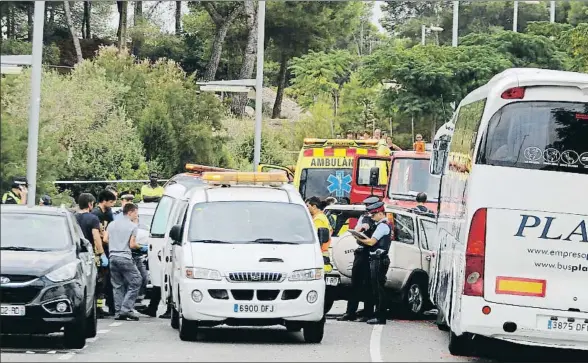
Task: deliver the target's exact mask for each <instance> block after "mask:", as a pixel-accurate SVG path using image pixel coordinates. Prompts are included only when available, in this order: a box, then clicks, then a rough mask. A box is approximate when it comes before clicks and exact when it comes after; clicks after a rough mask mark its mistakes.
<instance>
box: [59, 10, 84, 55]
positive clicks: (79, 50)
mask: <svg viewBox="0 0 588 363" xmlns="http://www.w3.org/2000/svg"><path fill="white" fill-rule="evenodd" d="M69 7H70V4H69V1H64V2H63V8H64V10H65V20H66V21H67V27H68V28H69V31H70V33H71V37H72V38H73V43H74V48H75V50H76V56H77V59H78V63H81V62H82V61H83V60H84V58H83V57H82V47H80V39H79V38H78V35H77V34H76V29H75V28H74V25H73V21H72V20H71V10H70V8H69Z"/></svg>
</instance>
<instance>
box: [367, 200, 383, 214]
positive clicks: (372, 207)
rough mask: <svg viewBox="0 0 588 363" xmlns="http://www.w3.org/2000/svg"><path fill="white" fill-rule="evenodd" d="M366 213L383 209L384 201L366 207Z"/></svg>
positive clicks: (373, 212)
mask: <svg viewBox="0 0 588 363" xmlns="http://www.w3.org/2000/svg"><path fill="white" fill-rule="evenodd" d="M366 210H367V212H368V213H371V214H375V213H378V212H383V211H384V202H377V203H374V204H370V205H368V206H367V207H366Z"/></svg>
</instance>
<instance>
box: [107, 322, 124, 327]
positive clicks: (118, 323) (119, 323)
mask: <svg viewBox="0 0 588 363" xmlns="http://www.w3.org/2000/svg"><path fill="white" fill-rule="evenodd" d="M121 325H122V323H121V322H119V321H117V322H116V323H112V324H110V325H109V326H121Z"/></svg>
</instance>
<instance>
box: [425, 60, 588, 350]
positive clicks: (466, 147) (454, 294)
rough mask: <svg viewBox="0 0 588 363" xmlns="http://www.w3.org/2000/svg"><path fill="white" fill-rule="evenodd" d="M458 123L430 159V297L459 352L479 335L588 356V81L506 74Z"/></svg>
mask: <svg viewBox="0 0 588 363" xmlns="http://www.w3.org/2000/svg"><path fill="white" fill-rule="evenodd" d="M453 122H454V123H455V129H454V130H453V131H452V132H450V133H449V135H450V137H447V135H448V134H447V132H441V133H439V134H438V135H445V137H443V138H439V140H435V142H434V150H433V156H432V158H431V173H432V174H433V175H438V176H440V177H441V192H440V207H439V217H438V221H437V238H438V243H437V245H438V246H439V249H438V251H437V253H436V254H435V255H434V260H433V261H432V265H433V266H435V267H434V271H433V273H432V274H431V275H432V277H431V281H430V295H431V299H432V300H433V302H434V303H435V304H436V305H437V307H438V310H439V316H438V319H437V324H438V325H439V327H440V328H441V329H443V328H445V329H447V330H449V331H450V342H449V350H450V352H451V353H452V354H454V355H467V354H468V353H471V352H472V348H473V344H474V343H475V337H476V336H477V335H479V336H486V337H491V338H495V339H501V340H505V341H510V342H515V343H521V344H525V345H533V346H544V347H558V348H567V349H577V350H588V74H581V73H572V72H561V71H552V70H539V69H509V70H506V71H504V72H502V73H500V74H498V75H496V76H495V77H494V78H492V79H491V80H490V81H489V82H488V84H486V85H485V86H483V87H480V88H478V89H477V90H475V91H473V92H472V93H470V94H469V95H468V96H467V97H466V98H465V99H464V100H463V101H462V102H461V103H460V105H459V106H458V108H457V110H456V112H455V115H454V117H453V120H452V123H453ZM444 127H445V125H444ZM448 140H449V141H448ZM440 165H441V167H439V166H440Z"/></svg>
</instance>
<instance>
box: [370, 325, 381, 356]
mask: <svg viewBox="0 0 588 363" xmlns="http://www.w3.org/2000/svg"><path fill="white" fill-rule="evenodd" d="M383 329H384V326H383V325H375V326H374V329H373V330H372V336H371V338H370V359H371V361H372V362H383V361H382V352H381V342H382V330H383Z"/></svg>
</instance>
